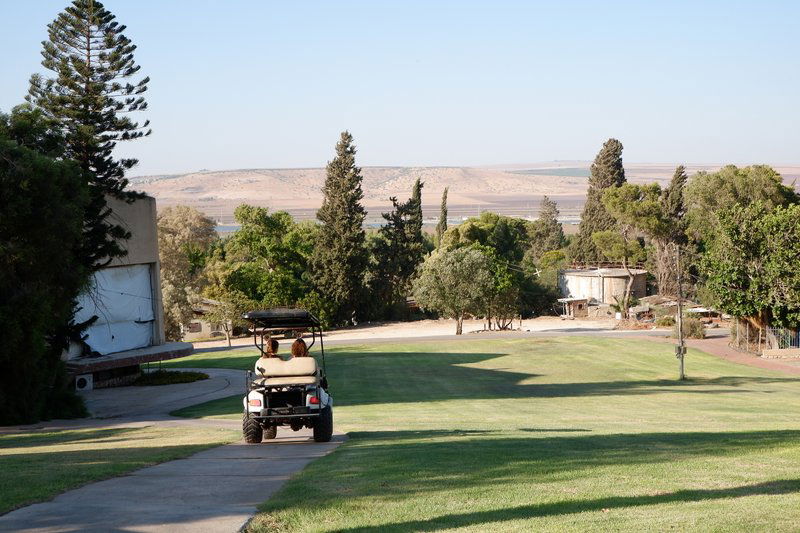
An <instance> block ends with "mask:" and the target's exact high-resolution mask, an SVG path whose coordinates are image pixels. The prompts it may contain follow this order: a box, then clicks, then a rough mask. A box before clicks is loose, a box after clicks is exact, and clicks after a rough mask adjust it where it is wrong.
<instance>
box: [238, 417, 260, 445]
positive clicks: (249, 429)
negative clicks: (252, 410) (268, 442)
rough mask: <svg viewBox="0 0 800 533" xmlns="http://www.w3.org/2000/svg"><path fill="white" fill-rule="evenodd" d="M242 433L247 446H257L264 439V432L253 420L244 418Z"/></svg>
mask: <svg viewBox="0 0 800 533" xmlns="http://www.w3.org/2000/svg"><path fill="white" fill-rule="evenodd" d="M242 433H243V434H244V441H245V442H246V443H247V444H258V443H259V442H261V440H262V439H263V438H264V430H263V428H262V427H261V424H259V423H258V421H257V420H256V419H255V418H249V417H248V418H245V419H244V421H243V422H242Z"/></svg>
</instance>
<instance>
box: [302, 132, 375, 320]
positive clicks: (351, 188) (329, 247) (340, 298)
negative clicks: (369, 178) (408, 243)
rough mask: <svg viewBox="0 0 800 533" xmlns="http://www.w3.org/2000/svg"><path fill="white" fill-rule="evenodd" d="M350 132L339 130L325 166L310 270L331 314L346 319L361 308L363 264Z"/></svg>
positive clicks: (362, 215) (358, 175)
mask: <svg viewBox="0 0 800 533" xmlns="http://www.w3.org/2000/svg"><path fill="white" fill-rule="evenodd" d="M355 156H356V147H355V146H354V145H353V136H352V135H350V133H349V132H347V131H344V132H342V135H341V138H340V139H339V142H338V143H337V144H336V157H334V158H333V159H332V160H331V161H330V162H329V163H328V166H327V169H326V177H325V187H324V188H323V195H324V198H323V201H322V207H320V209H319V210H318V211H317V219H318V220H319V221H320V222H321V223H322V225H321V227H320V232H319V238H318V239H317V242H316V243H315V245H314V252H313V255H312V257H311V273H312V278H313V281H314V284H315V285H316V287H317V290H318V291H319V293H320V294H321V295H322V296H323V297H324V298H325V299H327V300H328V301H329V302H330V303H331V304H332V305H333V306H334V307H335V309H336V311H335V313H334V320H335V321H336V322H337V323H340V324H341V323H344V322H346V321H348V320H353V319H355V318H356V317H358V316H360V315H361V314H362V309H361V307H362V305H363V303H364V274H365V271H366V268H367V261H368V256H367V250H366V247H365V233H364V227H363V224H364V218H365V217H366V215H367V213H366V211H365V210H364V207H363V206H362V205H361V200H362V198H363V197H364V193H363V192H362V191H361V181H362V177H361V169H360V168H358V167H357V166H356V159H355Z"/></svg>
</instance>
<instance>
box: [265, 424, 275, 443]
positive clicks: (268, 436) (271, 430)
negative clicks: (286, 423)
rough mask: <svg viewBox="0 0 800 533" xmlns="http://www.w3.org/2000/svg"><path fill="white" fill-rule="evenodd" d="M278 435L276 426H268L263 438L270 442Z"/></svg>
mask: <svg viewBox="0 0 800 533" xmlns="http://www.w3.org/2000/svg"><path fill="white" fill-rule="evenodd" d="M277 435H278V426H269V427H268V428H267V429H265V430H264V438H265V439H267V440H272V439H274V438H275V437H276V436H277Z"/></svg>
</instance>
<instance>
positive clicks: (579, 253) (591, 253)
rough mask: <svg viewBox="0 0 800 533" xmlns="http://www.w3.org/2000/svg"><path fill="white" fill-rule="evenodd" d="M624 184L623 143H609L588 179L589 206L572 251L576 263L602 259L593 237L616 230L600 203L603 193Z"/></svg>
mask: <svg viewBox="0 0 800 533" xmlns="http://www.w3.org/2000/svg"><path fill="white" fill-rule="evenodd" d="M623 183H625V168H624V167H623V166H622V143H621V142H619V141H618V140H617V139H609V140H607V141H606V142H605V143H603V148H601V149H600V152H599V153H598V154H597V157H595V159H594V163H592V167H591V173H590V175H589V191H588V193H587V195H586V205H584V207H583V213H581V223H580V226H579V230H578V237H577V239H576V240H575V242H574V243H573V246H571V247H570V255H571V257H572V259H573V261H578V262H581V263H594V262H599V261H601V260H602V259H603V255H602V254H601V253H600V251H599V250H598V249H597V246H596V245H595V243H594V241H593V240H592V234H593V233H597V232H599V231H607V230H611V229H613V228H614V227H615V226H616V222H615V220H614V217H612V216H611V215H610V214H609V213H608V211H606V208H605V207H604V206H603V202H602V201H601V199H602V196H603V191H604V190H605V189H607V188H609V187H619V186H620V185H622V184H623Z"/></svg>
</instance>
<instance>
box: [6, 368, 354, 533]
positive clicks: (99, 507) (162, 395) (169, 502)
mask: <svg viewBox="0 0 800 533" xmlns="http://www.w3.org/2000/svg"><path fill="white" fill-rule="evenodd" d="M202 371H203V372H205V373H207V374H209V377H210V379H208V380H203V381H197V382H194V383H185V384H178V385H165V386H160V387H120V388H115V389H101V390H96V391H90V392H87V393H85V400H86V404H87V407H88V408H89V410H90V412H91V413H92V415H93V416H94V417H95V418H91V419H82V420H74V421H72V420H62V421H53V422H43V423H39V424H34V425H31V426H19V427H16V428H3V429H2V430H1V431H3V432H16V431H20V430H41V431H46V430H54V429H75V428H82V427H142V426H152V425H157V426H191V425H213V426H217V427H225V428H232V429H233V428H241V421H239V420H194V419H185V418H176V417H172V416H169V413H170V412H171V411H174V410H175V409H180V408H182V407H187V406H190V405H195V404H198V403H202V402H206V401H209V400H214V399H217V398H225V397H228V396H232V395H236V394H243V389H244V372H242V371H241V370H223V369H219V370H218V369H203V370H202ZM98 417H102V418H98ZM343 440H344V435H342V434H339V433H337V434H335V436H334V439H333V441H332V442H329V443H315V442H314V441H313V439H312V438H311V430H301V431H299V432H294V431H291V430H290V429H283V428H281V429H279V430H278V437H277V438H276V439H275V440H274V441H269V442H264V443H262V444H259V445H252V444H251V445H247V444H244V443H242V442H237V443H234V444H229V445H226V446H220V447H217V448H213V449H211V450H206V451H203V452H200V453H197V454H195V455H192V456H190V457H187V458H186V459H179V460H176V461H169V462H166V463H161V464H159V465H155V466H151V467H148V468H144V469H141V470H137V471H135V472H132V473H130V474H128V475H125V476H121V477H117V478H113V479H108V480H105V481H100V482H96V483H91V484H89V485H86V486H84V487H81V488H78V489H74V490H71V491H68V492H65V493H63V494H61V495H59V496H56V497H55V498H54V499H53V500H51V501H48V502H44V503H38V504H34V505H29V506H27V507H23V508H21V509H17V510H15V511H12V512H10V513H8V514H5V515H3V516H0V531H38V532H74V531H120V532H121V531H125V532H140V531H141V532H159V533H162V532H163V533H167V532H183V531H186V532H189V531H191V532H211V533H216V532H220V533H223V532H224V533H231V532H235V531H238V530H239V529H241V528H242V526H243V525H244V524H245V523H246V522H247V521H248V520H249V519H250V518H251V517H252V516H253V515H254V514H255V513H256V507H257V506H258V505H259V504H261V503H263V502H264V501H266V500H267V499H268V498H269V497H270V496H271V495H272V494H273V493H274V492H275V491H277V490H278V489H279V488H280V487H281V486H282V485H283V484H284V483H285V482H286V481H287V480H288V479H289V478H290V477H291V476H292V475H294V474H295V473H297V472H299V471H300V470H302V469H303V468H304V467H305V466H306V465H307V464H308V463H309V462H311V461H313V460H314V459H316V458H318V457H322V456H323V455H325V454H327V453H330V452H331V451H333V449H334V448H336V446H338V445H339V444H340V443H341V442H342V441H343Z"/></svg>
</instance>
